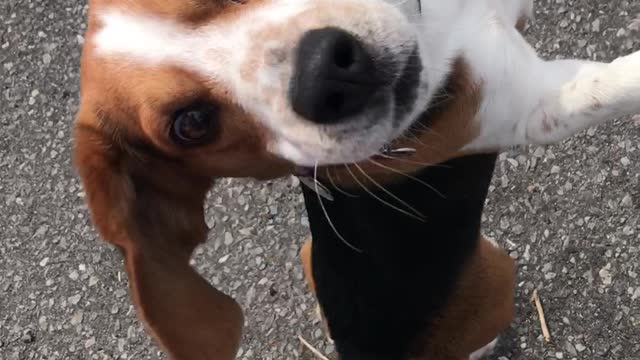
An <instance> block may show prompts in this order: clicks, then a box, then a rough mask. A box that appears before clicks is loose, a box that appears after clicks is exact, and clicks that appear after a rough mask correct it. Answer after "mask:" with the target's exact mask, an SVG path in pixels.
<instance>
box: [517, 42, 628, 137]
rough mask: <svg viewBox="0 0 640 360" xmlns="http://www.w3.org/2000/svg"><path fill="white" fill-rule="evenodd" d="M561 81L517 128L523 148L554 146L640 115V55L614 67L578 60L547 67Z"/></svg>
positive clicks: (615, 64)
mask: <svg viewBox="0 0 640 360" xmlns="http://www.w3.org/2000/svg"><path fill="white" fill-rule="evenodd" d="M546 71H548V72H549V73H550V74H555V75H556V76H557V77H558V78H559V79H562V78H563V74H567V73H574V74H575V76H574V77H573V78H571V79H569V80H567V81H560V82H559V83H558V84H557V87H555V88H554V87H551V88H550V89H548V91H546V92H545V93H544V94H542V97H541V98H540V99H539V103H538V105H537V106H536V107H535V108H534V109H533V111H532V113H531V114H530V115H529V116H528V117H525V118H524V119H522V121H521V123H519V124H518V137H519V138H520V142H521V143H523V144H550V143H554V142H558V141H560V140H563V139H565V138H567V137H570V136H572V135H573V134H575V133H577V132H579V131H581V130H583V129H585V128H588V127H591V126H594V125H597V124H599V123H602V122H605V121H607V120H611V119H615V118H618V117H622V116H626V115H633V114H638V113H640V52H637V53H634V54H631V55H628V56H625V57H621V58H619V59H617V60H615V61H613V62H612V63H610V64H599V63H587V62H578V61H571V60H568V61H554V62H548V63H546Z"/></svg>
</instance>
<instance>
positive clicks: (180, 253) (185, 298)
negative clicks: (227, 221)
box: [74, 110, 243, 360]
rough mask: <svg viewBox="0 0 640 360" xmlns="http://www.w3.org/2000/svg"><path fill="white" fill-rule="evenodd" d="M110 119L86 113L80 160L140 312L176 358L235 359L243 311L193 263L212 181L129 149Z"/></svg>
mask: <svg viewBox="0 0 640 360" xmlns="http://www.w3.org/2000/svg"><path fill="white" fill-rule="evenodd" d="M101 119H102V117H101ZM104 124H106V122H105V121H98V120H97V117H96V116H95V114H93V113H89V112H88V111H85V110H81V113H80V115H79V117H78V120H77V122H76V127H75V132H74V137H75V149H74V158H75V159H74V160H75V165H76V167H77V169H78V172H79V174H80V177H81V180H82V184H83V186H84V189H85V193H86V200H87V202H88V205H89V208H90V211H91V216H92V220H93V222H94V223H95V224H96V226H97V227H98V230H99V232H100V234H101V236H102V237H103V238H104V239H106V240H107V241H109V242H110V243H112V244H114V245H116V246H117V247H118V248H119V249H120V250H121V252H122V253H123V255H124V258H125V262H126V270H127V273H128V277H129V283H130V291H131V297H132V300H133V302H134V303H135V306H136V309H137V311H138V315H139V317H140V318H141V319H142V321H143V322H144V324H145V325H146V326H147V328H148V330H149V331H150V332H151V333H152V334H153V336H154V337H155V338H156V340H157V341H158V342H159V343H160V344H161V346H162V347H163V348H164V349H165V350H166V351H167V352H168V353H169V354H170V355H171V356H172V357H173V358H175V359H178V360H211V359H216V360H227V359H229V360H230V359H233V358H234V357H235V354H236V351H237V349H238V346H239V342H240V338H241V332H242V325H243V316H242V311H241V309H240V307H239V306H238V304H237V303H236V302H235V301H234V300H233V299H231V298H230V297H228V296H226V295H225V294H223V293H221V292H220V291H218V290H216V289H215V288H213V287H212V286H211V285H210V284H209V283H208V282H207V281H205V280H204V279H203V278H202V277H200V276H199V275H198V274H197V273H196V272H195V271H194V269H193V268H191V266H190V265H189V259H190V256H191V253H192V252H193V250H194V248H195V247H196V246H197V245H198V244H199V243H201V242H203V241H204V240H205V239H206V234H207V226H206V224H205V222H204V210H203V202H204V198H205V195H206V192H207V190H208V189H209V187H210V183H211V179H208V178H206V177H202V176H198V175H195V174H194V173H193V172H190V171H189V170H188V169H186V167H185V166H182V165H181V164H179V163H178V162H177V161H175V160H171V159H167V158H162V156H160V155H158V154H155V155H154V154H152V151H145V150H144V149H141V148H140V147H139V146H138V147H136V146H135V145H134V146H130V144H128V143H127V142H126V141H125V140H124V139H122V138H120V136H121V135H118V134H119V133H120V132H118V131H109V130H108V129H107V128H106V127H105V126H103V125H104Z"/></svg>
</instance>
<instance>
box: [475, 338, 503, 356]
mask: <svg viewBox="0 0 640 360" xmlns="http://www.w3.org/2000/svg"><path fill="white" fill-rule="evenodd" d="M497 343H498V338H495V339H493V341H492V342H490V343H488V344H487V345H485V346H483V347H482V348H480V349H478V350H476V351H474V352H473V354H471V355H470V356H469V360H480V359H484V358H485V357H487V356H488V355H491V353H493V349H494V348H495V347H496V344H497Z"/></svg>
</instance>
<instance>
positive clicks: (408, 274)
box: [303, 154, 496, 360]
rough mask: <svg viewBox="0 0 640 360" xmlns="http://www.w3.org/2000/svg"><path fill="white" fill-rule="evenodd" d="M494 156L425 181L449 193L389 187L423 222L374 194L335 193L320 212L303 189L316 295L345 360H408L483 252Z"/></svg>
mask: <svg viewBox="0 0 640 360" xmlns="http://www.w3.org/2000/svg"><path fill="white" fill-rule="evenodd" d="M495 158H496V156H495V154H490V155H477V156H469V157H465V158H460V159H457V160H453V161H450V162H447V163H445V164H442V165H441V166H438V167H431V168H426V169H424V170H422V171H421V172H420V173H418V174H416V176H417V177H418V178H419V179H420V180H422V181H424V182H425V183H428V184H430V185H431V186H432V187H433V188H435V189H437V190H438V192H440V193H441V194H438V193H437V192H435V191H433V190H432V189H429V188H428V187H426V186H425V185H424V184H421V183H419V182H416V181H414V180H407V181H405V182H402V183H397V184H394V185H389V186H387V187H386V188H387V190H388V191H389V192H390V193H393V194H394V195H395V196H397V197H398V198H400V199H402V200H403V201H405V202H406V203H407V204H408V205H410V206H411V207H412V208H414V209H415V210H417V211H418V212H420V213H421V214H422V215H423V216H424V219H425V220H424V221H419V220H416V219H414V218H412V217H409V216H407V215H405V214H402V213H401V212H398V211H397V210H396V209H393V208H391V207H389V206H388V205H386V204H384V203H383V202H381V201H380V200H379V199H376V198H375V197H374V196H372V195H371V194H368V193H367V192H365V191H359V192H357V194H356V196H357V197H352V196H347V195H346V194H342V193H340V192H339V191H333V194H334V200H333V201H327V200H326V199H322V204H321V203H320V201H321V198H319V197H318V194H316V193H315V192H313V191H312V190H309V189H307V188H304V189H303V191H304V197H305V201H306V206H307V211H308V213H309V219H310V224H311V232H312V235H313V275H314V279H315V282H316V290H317V295H318V299H319V302H320V304H321V306H322V308H323V310H324V312H325V316H326V318H327V321H328V324H329V327H330V331H331V335H332V336H333V338H334V339H335V340H336V345H337V347H338V350H339V352H340V354H341V356H342V359H344V360H349V359H350V358H358V359H359V358H367V359H403V358H405V357H406V356H407V355H408V353H409V352H411V345H412V344H411V341H412V339H415V338H416V336H418V335H423V332H424V331H425V330H426V331H428V324H429V322H430V321H431V320H432V319H433V316H434V315H436V314H437V313H438V310H440V309H442V307H443V306H444V305H445V303H446V301H447V298H448V296H449V295H450V293H451V291H452V287H453V286H454V285H455V283H456V279H457V277H458V275H459V274H460V272H461V270H462V269H463V267H464V264H465V263H466V261H467V260H468V258H469V257H470V256H471V255H472V253H473V251H474V249H475V247H476V246H477V244H478V239H479V232H480V222H481V216H482V211H483V208H484V203H485V199H486V196H487V192H488V187H489V183H490V180H491V177H492V174H493V169H494V164H495ZM334 190H336V189H334ZM372 192H373V193H374V194H375V196H376V197H379V198H380V199H383V200H385V201H386V202H388V203H391V204H397V202H396V200H394V199H392V198H391V197H390V196H389V195H388V193H386V192H384V191H382V190H380V191H376V190H373V189H372ZM322 205H324V209H325V210H326V214H325V210H323V208H322ZM399 206H400V207H402V206H401V205H399ZM328 219H330V222H329V220H328ZM334 228H335V230H334ZM336 231H337V232H338V233H339V235H338V234H336ZM345 241H346V242H348V243H349V245H350V246H353V247H354V248H357V249H359V250H360V251H356V250H354V249H352V248H351V247H350V246H349V245H347V244H345ZM398 309H402V311H398ZM363 349H366V350H367V353H362V351H363ZM362 356H365V357H362Z"/></svg>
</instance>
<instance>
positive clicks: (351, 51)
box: [289, 28, 381, 124]
mask: <svg viewBox="0 0 640 360" xmlns="http://www.w3.org/2000/svg"><path fill="white" fill-rule="evenodd" d="M380 86H381V81H380V80H378V79H376V69H375V64H374V61H373V59H372V58H371V56H370V55H369V54H368V53H367V51H366V50H365V48H364V46H363V44H362V43H361V42H360V41H359V40H358V39H357V38H356V37H354V36H353V35H351V34H349V33H347V32H346V31H343V30H340V29H336V28H324V29H318V30H311V31H309V32H307V33H305V34H304V36H303V37H302V40H301V41H300V43H299V45H298V49H297V59H296V64H295V68H294V74H293V78H292V81H291V85H290V88H289V98H290V101H291V104H292V106H293V110H294V111H295V112H296V113H297V114H298V115H300V116H302V117H304V118H306V119H307V120H310V121H313V122H315V123H318V124H335V123H338V122H340V121H342V120H345V119H347V118H349V117H351V116H354V115H357V114H359V113H361V112H362V111H363V110H364V108H365V107H366V106H367V103H368V102H369V100H370V98H371V96H372V95H373V94H374V93H375V92H376V90H377V89H379V88H380Z"/></svg>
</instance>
